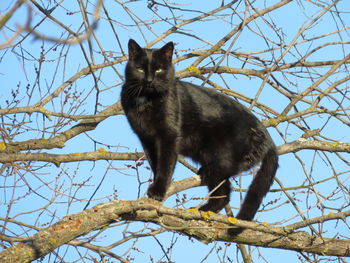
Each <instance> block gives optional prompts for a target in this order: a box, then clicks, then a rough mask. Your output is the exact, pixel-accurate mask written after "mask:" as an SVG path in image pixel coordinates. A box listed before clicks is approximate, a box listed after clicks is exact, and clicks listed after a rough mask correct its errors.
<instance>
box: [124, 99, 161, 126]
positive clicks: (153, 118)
mask: <svg viewBox="0 0 350 263" xmlns="http://www.w3.org/2000/svg"><path fill="white" fill-rule="evenodd" d="M165 112H166V110H165V104H164V101H163V100H161V99H159V100H154V99H150V98H148V97H145V96H138V97H137V98H135V107H133V108H132V109H131V110H130V111H129V113H128V115H129V118H130V119H131V120H132V121H133V122H134V123H135V124H139V125H142V126H145V124H150V125H154V123H155V122H157V121H161V120H162V119H164V117H165V115H166V114H165Z"/></svg>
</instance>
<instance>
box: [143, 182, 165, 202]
mask: <svg viewBox="0 0 350 263" xmlns="http://www.w3.org/2000/svg"><path fill="white" fill-rule="evenodd" d="M165 192H166V189H165V188H164V187H162V186H159V185H157V184H151V185H150V186H149V187H148V190H147V195H148V197H149V198H152V199H155V200H158V201H162V200H163V199H164V196H165Z"/></svg>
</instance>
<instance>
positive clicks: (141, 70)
mask: <svg viewBox="0 0 350 263" xmlns="http://www.w3.org/2000/svg"><path fill="white" fill-rule="evenodd" d="M137 71H138V72H141V73H143V72H145V71H144V70H143V69H142V68H138V69H137Z"/></svg>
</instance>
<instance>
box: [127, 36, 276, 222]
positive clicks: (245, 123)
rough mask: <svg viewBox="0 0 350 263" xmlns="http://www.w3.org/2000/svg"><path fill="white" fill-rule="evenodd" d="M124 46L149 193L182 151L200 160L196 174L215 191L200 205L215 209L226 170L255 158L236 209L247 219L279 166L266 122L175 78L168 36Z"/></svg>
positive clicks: (131, 116)
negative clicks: (148, 44) (157, 44)
mask: <svg viewBox="0 0 350 263" xmlns="http://www.w3.org/2000/svg"><path fill="white" fill-rule="evenodd" d="M128 47H129V61H128V63H127V65H126V69H125V84H124V85H123V88H122V91H121V103H122V106H123V109H124V112H125V114H126V117H127V118H128V121H129V123H130V125H131V127H132V129H133V130H134V131H135V133H136V134H137V135H138V137H139V138H140V141H141V143H142V146H143V148H144V151H145V153H146V156H147V159H148V161H149V163H150V165H151V168H152V170H153V173H154V182H153V183H152V184H151V185H150V187H149V189H148V192H147V194H148V196H149V197H151V198H154V199H156V200H159V201H161V200H163V198H164V196H165V193H166V191H167V189H168V186H169V184H170V182H171V178H172V174H173V171H174V168H175V164H176V161H177V158H178V155H179V154H182V155H184V156H187V157H190V158H191V159H193V160H194V161H195V162H198V163H200V164H201V168H200V169H199V171H198V174H199V175H200V176H201V178H202V182H204V184H206V185H207V186H208V188H209V191H213V192H212V193H211V195H210V199H209V201H208V202H207V203H206V204H205V205H203V206H202V207H200V210H203V211H209V210H210V211H213V212H219V211H220V210H221V209H222V208H224V207H225V205H227V204H228V203H229V201H230V188H231V185H230V182H229V178H230V177H231V176H235V175H238V174H239V173H240V172H242V171H246V170H248V169H250V168H252V167H253V166H254V165H256V164H258V163H259V162H260V161H261V167H260V170H259V171H258V172H257V174H256V175H255V177H254V179H253V182H252V184H251V185H250V187H249V189H248V192H247V194H246V197H245V199H244V202H243V204H242V206H241V208H240V211H239V213H238V215H237V218H239V219H243V220H252V219H253V218H254V215H255V213H256V212H257V210H258V208H259V206H260V203H261V202H262V199H263V197H264V196H265V195H266V193H267V192H268V190H269V189H270V186H271V184H272V182H273V178H274V176H275V174H276V170H277V167H278V156H277V152H276V147H275V145H274V143H273V141H272V139H271V137H270V135H269V134H268V132H267V131H266V129H265V127H264V126H263V125H262V124H261V122H260V121H259V120H258V119H257V118H256V117H255V116H254V115H253V114H252V113H251V112H249V110H248V109H247V108H246V107H244V106H243V105H241V104H240V103H238V102H236V101H234V100H232V99H231V98H229V97H227V96H225V95H223V94H220V93H218V92H216V91H214V90H211V89H208V88H204V87H200V86H197V85H193V84H191V83H188V82H184V81H179V80H177V79H175V74H174V66H173V64H172V55H173V50H174V45H173V43H172V42H169V43H167V44H166V45H164V46H163V47H162V48H161V49H146V48H141V47H140V46H139V45H138V44H137V43H136V42H135V41H134V40H132V39H130V40H129V44H128Z"/></svg>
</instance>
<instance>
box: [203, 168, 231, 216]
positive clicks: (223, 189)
mask: <svg viewBox="0 0 350 263" xmlns="http://www.w3.org/2000/svg"><path fill="white" fill-rule="evenodd" d="M198 174H199V175H200V176H201V178H202V184H204V185H207V186H208V189H209V193H210V195H209V199H208V202H207V203H206V204H204V205H203V206H201V207H200V208H199V210H202V211H213V212H215V213H218V212H219V211H220V210H221V209H223V208H224V207H225V206H226V205H227V204H228V203H229V202H230V194H231V183H230V181H229V177H230V176H225V175H223V174H221V173H220V172H219V171H218V172H213V171H212V170H209V169H205V168H203V167H202V168H200V169H199V171H198Z"/></svg>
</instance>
